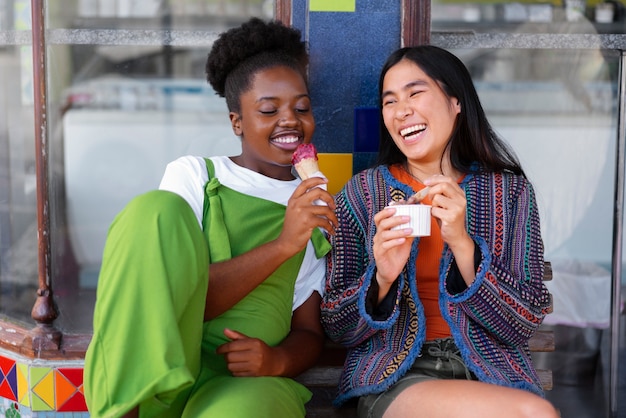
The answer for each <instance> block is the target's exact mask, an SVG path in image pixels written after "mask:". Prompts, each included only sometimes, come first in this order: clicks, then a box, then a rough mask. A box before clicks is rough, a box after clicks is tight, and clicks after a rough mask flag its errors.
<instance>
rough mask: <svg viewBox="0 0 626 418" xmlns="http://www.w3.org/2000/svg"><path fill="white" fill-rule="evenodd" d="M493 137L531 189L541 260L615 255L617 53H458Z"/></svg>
mask: <svg viewBox="0 0 626 418" xmlns="http://www.w3.org/2000/svg"><path fill="white" fill-rule="evenodd" d="M454 52H455V53H456V54H457V55H459V56H460V57H462V59H463V60H464V61H465V63H466V64H467V66H468V67H469V68H470V71H471V73H472V76H473V78H474V80H475V83H476V87H477V90H478V92H479V94H480V97H481V100H482V101H483V105H484V107H485V110H486V112H487V115H488V116H489V118H490V120H491V121H492V124H493V126H494V128H495V129H496V131H497V132H498V133H499V134H500V135H502V136H503V137H504V139H505V140H507V141H508V142H509V143H510V144H511V145H512V146H513V148H514V149H515V151H516V152H517V153H518V154H519V156H520V158H521V160H522V164H523V166H524V167H525V169H526V172H527V175H528V176H529V177H530V178H531V180H532V181H533V183H534V184H535V188H536V192H537V195H538V201H539V205H540V211H541V217H542V223H543V225H542V227H543V231H544V242H545V246H546V257H547V258H548V259H550V260H553V261H554V260H555V259H557V258H571V259H577V260H587V261H593V262H597V263H599V264H601V265H603V266H605V267H608V266H609V265H610V262H611V254H612V213H613V212H612V211H613V208H612V204H606V202H612V201H613V193H614V177H615V168H614V167H615V165H614V164H615V162H614V155H615V153H614V151H615V141H616V133H617V128H616V126H617V84H616V83H617V64H618V56H617V54H614V55H613V54H610V53H605V54H602V53H600V52H599V51H593V50H533V49H528V50H520V49H497V50H456V51H454Z"/></svg>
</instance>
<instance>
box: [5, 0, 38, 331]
mask: <svg viewBox="0 0 626 418" xmlns="http://www.w3.org/2000/svg"><path fill="white" fill-rule="evenodd" d="M28 6H29V3H27V2H24V1H22V2H20V1H16V2H13V1H7V0H0V75H1V77H0V315H2V316H10V317H11V318H12V319H14V320H18V321H24V322H31V323H32V319H31V318H30V312H31V309H32V307H33V303H34V301H35V294H36V291H37V287H38V270H37V220H36V198H35V197H36V184H35V183H36V180H35V147H34V145H35V137H34V116H33V66H32V51H31V46H30V20H31V16H30V8H29V7H28Z"/></svg>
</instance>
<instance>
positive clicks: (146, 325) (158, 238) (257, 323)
mask: <svg viewBox="0 0 626 418" xmlns="http://www.w3.org/2000/svg"><path fill="white" fill-rule="evenodd" d="M207 169H208V170H209V179H210V180H209V182H207V184H206V186H205V204H204V216H203V230H201V229H200V228H199V225H198V222H197V219H196V217H195V215H194V213H193V211H192V210H191V207H190V206H189V205H188V204H187V202H186V201H185V200H184V199H183V198H182V197H180V196H178V195H177V194H174V193H171V192H167V191H151V192H148V193H145V194H144V195H141V196H138V197H137V198H135V199H133V201H131V202H130V203H129V204H128V205H127V207H126V208H125V209H124V210H123V211H122V212H120V214H119V215H118V216H117V217H116V219H115V220H114V221H113V223H112V225H111V228H110V229H109V233H108V236H107V241H106V245H105V249H104V255H103V261H102V268H101V272H100V278H99V282H98V290H97V302H96V307H95V310H94V335H93V340H92V342H91V344H90V346H89V349H88V351H87V354H86V357H85V379H84V389H85V399H86V401H87V405H88V406H89V412H90V414H91V416H92V417H119V416H122V415H123V414H124V413H126V412H128V411H129V410H130V409H132V408H133V407H134V406H135V405H140V409H139V410H140V416H141V417H175V418H180V417H188V418H197V417H220V418H221V417H242V418H243V417H270V416H272V417H298V416H304V414H305V410H304V404H305V403H306V402H307V401H308V400H309V399H310V397H311V393H310V392H309V391H308V389H306V388H305V387H304V386H302V385H300V384H299V383H297V382H295V381H294V380H292V379H289V378H282V377H249V378H244V377H233V376H232V375H231V374H230V372H229V371H228V370H227V368H226V363H225V361H224V359H223V357H222V356H219V355H217V354H215V348H216V347H217V346H219V345H221V344H223V343H225V342H227V341H228V339H227V338H226V337H224V335H223V330H224V328H230V329H233V330H236V331H239V332H242V333H244V334H246V335H248V336H250V337H255V338H260V339H262V340H263V341H265V342H266V343H267V344H268V345H270V346H274V345H277V344H279V343H280V342H281V341H282V340H283V339H284V338H285V337H286V336H287V334H288V333H289V330H290V325H291V316H292V304H293V289H294V283H295V279H296V277H297V274H298V271H299V269H300V265H301V262H302V259H303V257H304V251H301V252H300V253H299V254H297V255H295V256H294V257H292V258H291V259H289V260H287V261H286V262H285V263H283V265H281V266H280V267H279V268H278V269H277V270H276V271H275V272H274V273H273V274H272V275H271V276H270V277H268V278H267V279H266V280H265V281H264V282H263V283H262V284H261V285H259V286H258V287H257V288H256V289H255V290H254V291H252V292H251V293H250V294H248V295H247V296H246V297H245V298H243V299H242V300H241V301H240V302H239V303H237V304H236V305H235V306H234V307H233V308H231V309H230V310H228V311H227V312H225V313H223V314H222V315H220V316H218V317H216V318H214V319H212V320H210V321H208V322H204V323H203V315H204V308H205V299H206V293H207V284H208V268H209V260H210V262H212V263H214V262H218V261H223V260H227V259H230V258H232V257H236V256H238V255H240V254H243V253H245V252H247V251H249V250H251V249H253V248H255V247H258V246H259V245H261V244H263V243H265V242H268V241H270V240H272V239H275V238H276V237H278V235H279V234H280V231H281V229H282V224H283V221H284V214H285V207H284V206H283V205H280V204H277V203H275V202H271V201H267V200H264V199H259V198H255V197H251V196H248V195H245V194H241V193H239V192H237V191H235V190H232V189H230V188H228V187H225V186H222V185H220V183H219V181H218V180H217V179H216V178H215V177H214V175H213V174H214V173H213V166H212V163H211V162H210V161H209V160H207ZM312 241H313V243H314V246H315V248H316V254H317V256H318V258H319V257H321V256H323V255H324V254H325V253H326V252H327V251H328V250H329V249H330V246H329V244H328V242H327V241H326V240H325V238H324V236H323V234H322V233H321V232H320V231H318V230H316V231H315V233H314V234H313V237H312ZM215 297H219V296H215ZM210 299H211V297H209V301H210ZM209 303H210V302H209Z"/></svg>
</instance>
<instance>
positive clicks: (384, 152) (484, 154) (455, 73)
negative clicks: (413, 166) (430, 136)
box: [377, 45, 525, 175]
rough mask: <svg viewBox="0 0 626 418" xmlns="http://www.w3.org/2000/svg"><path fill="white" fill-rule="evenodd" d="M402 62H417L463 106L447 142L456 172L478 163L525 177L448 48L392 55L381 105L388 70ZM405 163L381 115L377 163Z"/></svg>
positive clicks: (406, 50)
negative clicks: (495, 130) (492, 125)
mask: <svg viewBox="0 0 626 418" xmlns="http://www.w3.org/2000/svg"><path fill="white" fill-rule="evenodd" d="M402 60H409V61H412V62H414V63H415V64H416V65H417V66H419V67H420V68H421V69H422V71H424V73H426V75H428V76H429V77H430V78H432V79H433V80H435V81H436V82H437V83H438V84H439V85H440V86H441V88H442V90H443V91H444V93H445V94H446V95H447V96H448V97H456V98H457V99H458V100H459V103H460V104H461V112H460V113H459V115H458V117H457V122H456V125H455V127H454V130H453V132H452V135H451V137H450V140H449V142H448V147H450V160H451V164H452V166H453V167H454V168H455V169H456V170H458V171H460V172H462V173H470V172H472V171H475V170H474V169H473V167H472V166H473V164H474V163H478V165H479V167H478V169H479V170H482V171H489V172H498V171H511V172H513V173H515V174H520V175H525V174H524V171H523V170H522V167H521V164H520V162H519V160H518V159H517V156H516V155H515V153H514V152H513V150H512V149H511V148H510V147H509V146H508V145H507V144H506V143H505V142H504V141H503V140H502V139H501V138H500V137H499V136H498V135H497V134H496V133H495V132H494V130H493V128H492V127H491V124H490V123H489V121H488V120H487V116H486V115H485V111H484V110H483V107H482V105H481V104H480V99H479V97H478V93H477V92H476V88H475V87H474V82H473V81H472V77H471V75H470V73H469V71H468V70H467V68H466V67H465V65H464V64H463V62H462V61H461V60H460V59H458V58H457V57H456V56H455V55H454V54H452V53H450V52H448V51H446V50H445V49H442V48H439V47H436V46H432V45H421V46H415V47H405V48H400V49H398V50H396V51H395V52H393V53H392V54H391V55H390V56H389V58H388V59H387V61H386V62H385V65H384V66H383V68H382V70H381V73H380V79H379V86H378V87H379V88H378V94H379V99H380V100H379V103H381V102H382V89H383V80H384V78H385V75H386V74H387V71H389V69H390V68H391V67H393V66H394V65H396V64H397V63H398V62H400V61H402ZM404 162H406V156H405V155H404V154H403V153H402V152H401V151H400V149H399V148H398V147H397V146H396V144H395V142H393V139H392V138H391V135H390V134H389V132H388V131H387V129H386V128H385V124H384V123H382V113H381V136H380V146H379V154H378V161H377V164H383V165H392V164H400V163H404Z"/></svg>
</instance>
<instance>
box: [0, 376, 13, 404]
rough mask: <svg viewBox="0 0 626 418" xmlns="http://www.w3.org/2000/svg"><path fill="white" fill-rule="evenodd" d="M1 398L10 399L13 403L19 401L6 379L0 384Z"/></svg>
mask: <svg viewBox="0 0 626 418" xmlns="http://www.w3.org/2000/svg"><path fill="white" fill-rule="evenodd" d="M0 397H2V398H6V399H10V400H12V401H15V400H16V399H17V397H16V396H15V393H13V389H11V386H10V385H9V382H8V381H7V380H6V379H5V380H3V381H2V383H0Z"/></svg>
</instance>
